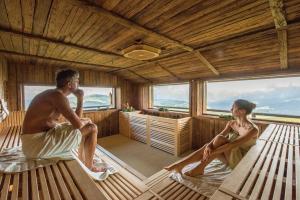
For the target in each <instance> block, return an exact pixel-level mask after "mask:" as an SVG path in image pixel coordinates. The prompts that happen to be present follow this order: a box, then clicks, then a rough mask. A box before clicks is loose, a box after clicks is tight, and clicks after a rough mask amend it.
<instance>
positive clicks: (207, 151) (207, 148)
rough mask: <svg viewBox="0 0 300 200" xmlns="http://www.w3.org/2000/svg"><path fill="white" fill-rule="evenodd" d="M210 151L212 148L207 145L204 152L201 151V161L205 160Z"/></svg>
mask: <svg viewBox="0 0 300 200" xmlns="http://www.w3.org/2000/svg"><path fill="white" fill-rule="evenodd" d="M211 152H212V148H211V146H210V145H207V146H206V147H205V149H204V153H203V157H202V160H203V161H207V160H208V159H209V157H210V154H211Z"/></svg>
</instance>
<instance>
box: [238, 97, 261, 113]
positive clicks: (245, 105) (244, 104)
mask: <svg viewBox="0 0 300 200" xmlns="http://www.w3.org/2000/svg"><path fill="white" fill-rule="evenodd" d="M234 104H235V105H236V106H237V107H238V108H239V109H244V110H246V114H247V115H249V114H250V113H251V112H252V110H253V109H254V108H256V104H254V103H252V102H250V101H247V100H245V99H237V100H235V101H234Z"/></svg>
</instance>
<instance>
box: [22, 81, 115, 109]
mask: <svg viewBox="0 0 300 200" xmlns="http://www.w3.org/2000/svg"><path fill="white" fill-rule="evenodd" d="M53 88H55V86H31V85H25V86H24V105H25V110H27V108H28V106H29V104H30V102H31V101H32V99H33V98H34V97H35V96H36V95H37V94H39V93H41V92H43V91H45V90H48V89H53ZM80 89H82V90H83V91H84V100H83V109H84V110H94V109H99V108H114V107H115V102H114V99H115V98H114V96H115V94H114V88H102V87H80ZM68 99H69V102H70V105H71V107H72V108H76V105H77V99H76V97H75V96H74V95H73V94H70V95H69V96H68Z"/></svg>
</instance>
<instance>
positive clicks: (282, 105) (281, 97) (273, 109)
mask: <svg viewBox="0 0 300 200" xmlns="http://www.w3.org/2000/svg"><path fill="white" fill-rule="evenodd" d="M214 95H216V94H214ZM210 96H213V94H208V97H210ZM236 99H247V100H249V101H251V102H253V103H256V109H255V110H254V112H255V113H265V114H279V115H292V116H300V109H299V105H300V87H298V86H291V87H285V88H284V89H281V90H278V89H276V88H274V90H264V91H255V92H254V91H252V92H244V93H243V94H240V95H234V94H233V95H232V96H222V95H219V96H218V98H213V100H212V99H210V98H208V99H207V109H213V110H228V111H229V110H230V109H231V106H232V103H233V102H234V101H235V100H236ZM154 105H155V106H157V107H160V106H162V107H178V108H188V105H189V102H188V101H186V100H176V99H155V100H154Z"/></svg>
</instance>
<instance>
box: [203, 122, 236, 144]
mask: <svg viewBox="0 0 300 200" xmlns="http://www.w3.org/2000/svg"><path fill="white" fill-rule="evenodd" d="M232 122H233V121H229V122H227V124H226V126H225V128H224V129H223V130H222V131H221V132H220V133H219V134H218V135H222V136H226V135H227V134H228V133H229V132H230V130H231V124H232ZM218 135H216V136H215V137H214V138H213V139H212V140H211V141H210V143H209V144H208V147H210V148H212V146H213V143H214V140H215V138H216V137H217V136H218Z"/></svg>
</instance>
